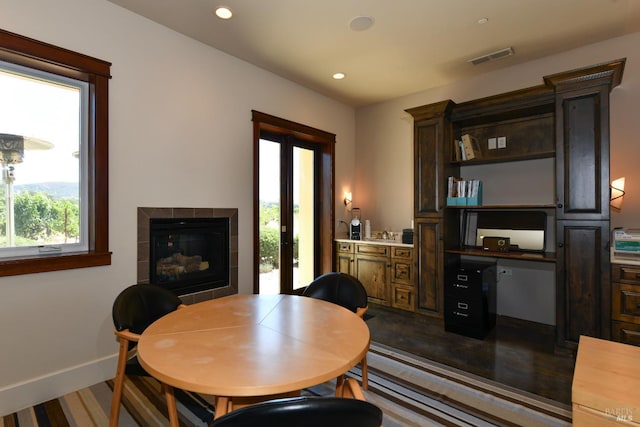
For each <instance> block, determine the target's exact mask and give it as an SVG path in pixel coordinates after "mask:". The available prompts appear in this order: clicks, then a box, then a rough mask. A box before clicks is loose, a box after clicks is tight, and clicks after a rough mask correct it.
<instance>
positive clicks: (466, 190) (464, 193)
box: [447, 176, 482, 206]
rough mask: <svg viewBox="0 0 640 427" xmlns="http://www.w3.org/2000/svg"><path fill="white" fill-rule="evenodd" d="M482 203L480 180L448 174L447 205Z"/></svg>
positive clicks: (477, 204) (478, 204) (476, 204)
mask: <svg viewBox="0 0 640 427" xmlns="http://www.w3.org/2000/svg"><path fill="white" fill-rule="evenodd" d="M480 205H482V181H480V180H477V179H463V178H456V177H453V176H450V177H449V178H448V180H447V206H480Z"/></svg>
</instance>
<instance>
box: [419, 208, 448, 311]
mask: <svg viewBox="0 0 640 427" xmlns="http://www.w3.org/2000/svg"><path fill="white" fill-rule="evenodd" d="M415 226H416V236H417V242H416V249H417V261H418V269H417V272H418V301H417V303H418V307H417V308H418V311H420V312H422V313H424V314H429V315H433V316H436V317H440V318H442V308H443V307H442V306H443V301H442V292H443V283H444V263H443V258H444V252H443V251H444V248H443V247H442V236H441V234H442V221H426V220H420V221H417V222H416V224H415Z"/></svg>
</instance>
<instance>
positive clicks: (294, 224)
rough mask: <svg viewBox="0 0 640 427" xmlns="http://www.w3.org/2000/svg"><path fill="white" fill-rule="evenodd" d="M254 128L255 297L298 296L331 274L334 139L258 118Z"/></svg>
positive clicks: (255, 114)
mask: <svg viewBox="0 0 640 427" xmlns="http://www.w3.org/2000/svg"><path fill="white" fill-rule="evenodd" d="M256 118H259V119H260V120H261V121H260V122H259V123H256ZM262 120H268V121H269V122H271V121H272V120H277V121H278V124H279V125H286V127H282V126H278V127H274V126H273V124H270V125H268V126H267V125H266V124H265V123H264V122H262ZM254 124H255V125H256V126H255V127H254V140H255V141H254V168H255V171H254V184H255V187H254V188H255V189H254V210H255V211H254V261H255V262H254V280H255V281H254V292H255V293H261V294H278V293H287V294H291V293H300V292H301V291H302V289H303V288H304V287H305V286H307V285H308V284H309V283H310V282H311V281H312V280H313V279H314V278H315V277H317V276H318V275H319V274H321V273H323V272H327V271H330V270H331V259H332V255H331V248H332V244H331V242H332V240H333V227H331V225H332V224H333V201H332V200H333V141H334V139H333V138H335V136H332V134H326V133H324V132H323V131H318V130H316V129H312V128H307V127H305V126H303V125H298V124H295V123H292V122H288V121H284V120H282V119H277V118H273V117H272V116H266V115H262V113H257V112H254ZM296 126H297V127H298V129H299V127H302V128H303V129H305V130H308V129H311V130H313V131H314V132H322V133H321V135H322V136H323V137H324V136H326V135H331V136H332V138H328V139H326V140H325V139H321V140H318V138H317V137H314V138H309V135H308V134H307V133H303V132H299V131H292V130H291V128H292V127H293V128H295V127H296ZM329 142H330V143H329ZM328 171H329V172H330V173H329V174H327V172H328Z"/></svg>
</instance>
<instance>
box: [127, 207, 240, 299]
mask: <svg viewBox="0 0 640 427" xmlns="http://www.w3.org/2000/svg"><path fill="white" fill-rule="evenodd" d="M138 283H141V284H145V283H148V284H151V285H156V286H162V287H164V288H167V289H170V290H171V291H173V292H174V293H175V294H176V295H179V296H180V297H181V299H183V301H184V302H185V303H187V304H190V303H194V302H198V301H204V300H207V299H211V298H218V297H221V296H226V295H232V294H236V293H237V292H238V210H237V209H235V208H182V207H181V208H165V207H161V208H157V207H156V208H153V207H151V208H149V207H141V208H138ZM185 298H186V299H185Z"/></svg>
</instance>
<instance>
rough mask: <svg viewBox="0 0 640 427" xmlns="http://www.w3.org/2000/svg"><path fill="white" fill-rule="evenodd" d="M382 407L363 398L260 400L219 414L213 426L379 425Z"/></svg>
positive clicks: (343, 426) (336, 426) (329, 426)
mask: <svg viewBox="0 0 640 427" xmlns="http://www.w3.org/2000/svg"><path fill="white" fill-rule="evenodd" d="M380 425H382V411H381V410H380V408H378V407H377V406H375V405H374V404H372V403H369V402H366V401H364V400H356V399H345V398H340V397H294V398H287V399H277V400H271V401H267V402H262V403H257V404H255V405H251V406H245V407H244V408H240V409H236V410H234V411H232V412H229V413H228V414H226V415H223V416H222V417H220V418H218V419H217V420H215V421H214V422H213V424H211V427H294V426H295V427H299V426H304V427H380Z"/></svg>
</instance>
